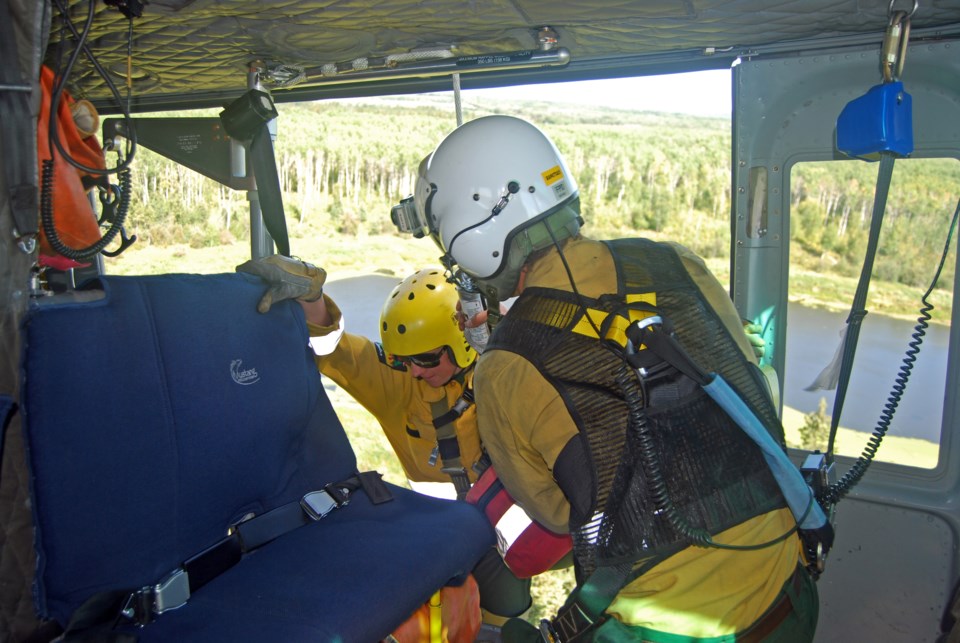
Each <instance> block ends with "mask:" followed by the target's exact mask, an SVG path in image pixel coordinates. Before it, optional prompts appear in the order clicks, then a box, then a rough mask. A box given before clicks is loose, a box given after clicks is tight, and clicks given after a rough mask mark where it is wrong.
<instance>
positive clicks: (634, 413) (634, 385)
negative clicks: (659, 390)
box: [615, 362, 813, 551]
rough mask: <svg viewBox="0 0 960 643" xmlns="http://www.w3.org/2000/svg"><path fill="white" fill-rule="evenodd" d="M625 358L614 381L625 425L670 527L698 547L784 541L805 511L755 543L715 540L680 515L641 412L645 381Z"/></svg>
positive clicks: (747, 547) (751, 548) (745, 548)
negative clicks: (774, 534) (777, 532)
mask: <svg viewBox="0 0 960 643" xmlns="http://www.w3.org/2000/svg"><path fill="white" fill-rule="evenodd" d="M626 366H627V365H626V362H624V364H623V365H622V367H621V368H618V369H617V374H616V376H615V379H616V382H617V384H618V385H619V386H620V389H621V391H622V392H623V396H624V401H625V402H626V404H627V418H628V423H627V426H628V428H629V429H632V430H633V432H634V435H635V436H636V438H637V442H638V443H639V446H640V456H641V458H642V461H643V468H644V470H645V471H646V474H647V484H648V485H649V488H650V496H651V497H652V498H653V501H654V505H655V506H656V508H657V510H658V511H660V512H661V514H662V515H663V516H664V517H665V518H666V520H667V522H668V523H669V524H670V526H671V527H673V529H674V530H675V531H676V532H677V533H679V534H680V535H681V536H682V537H683V538H685V539H686V540H687V541H689V542H690V543H691V544H693V545H696V546H698V547H712V548H714V549H728V550H733V551H754V550H757V549H764V548H766V547H772V546H773V545H776V544H777V543H780V542H783V541H784V540H786V539H787V538H789V537H790V536H792V535H793V534H794V533H796V531H797V525H799V524H800V523H801V522H803V520H804V519H805V518H806V515H807V514H806V513H804V515H803V517H801V519H800V520H798V521H796V523H797V524H796V525H794V526H793V527H791V528H790V529H788V530H787V531H785V532H784V533H782V534H780V535H779V536H777V537H776V538H773V539H771V540H768V541H767V542H763V543H757V544H755V545H727V544H724V543H718V542H717V541H715V540H714V539H713V536H711V535H710V532H709V531H707V530H706V529H701V528H698V527H694V526H693V525H691V524H690V523H689V522H687V520H686V519H685V518H684V517H683V516H682V515H680V512H679V511H677V508H676V506H675V505H674V504H673V500H671V499H670V490H669V489H668V488H667V481H666V479H665V478H664V476H663V471H662V469H661V468H660V458H659V457H658V456H657V447H656V445H655V444H654V442H653V436H652V434H651V432H650V427H649V426H648V425H647V417H646V414H645V413H644V412H643V409H644V397H645V395H646V393H645V391H644V381H643V378H642V377H641V375H640V374H639V373H638V372H637V371H636V370H634V369H632V368H629V367H626ZM812 507H813V496H812V494H811V497H810V504H809V505H808V506H807V513H809V511H810V509H811V508H812Z"/></svg>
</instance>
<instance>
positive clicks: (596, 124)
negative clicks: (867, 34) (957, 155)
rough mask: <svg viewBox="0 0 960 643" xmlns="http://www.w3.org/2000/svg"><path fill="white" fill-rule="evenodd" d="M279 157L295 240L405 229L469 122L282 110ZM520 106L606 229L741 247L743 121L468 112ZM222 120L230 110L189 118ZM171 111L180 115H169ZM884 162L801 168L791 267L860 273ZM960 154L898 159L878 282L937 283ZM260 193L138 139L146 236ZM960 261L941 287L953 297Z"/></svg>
mask: <svg viewBox="0 0 960 643" xmlns="http://www.w3.org/2000/svg"><path fill="white" fill-rule="evenodd" d="M278 109H279V111H280V118H279V119H278V134H277V139H276V142H275V149H276V158H277V164H278V169H279V176H280V181H281V188H282V190H283V198H284V207H285V211H286V216H287V221H288V227H289V228H290V229H291V234H292V235H294V236H296V235H303V234H311V233H315V232H316V231H326V232H327V233H339V234H345V235H357V234H392V233H393V232H394V231H393V225H392V224H391V222H390V219H389V208H390V206H391V205H393V204H394V203H396V202H397V201H398V200H399V199H400V198H402V197H404V196H406V195H407V194H409V193H410V192H411V190H412V186H413V182H414V178H415V174H416V170H417V166H418V165H419V162H420V160H421V159H422V158H423V157H424V156H425V155H426V154H427V153H429V152H430V151H431V150H432V149H433V147H434V146H435V145H436V144H437V143H438V142H439V141H440V140H441V139H442V137H443V136H444V134H446V133H447V132H448V131H450V130H451V129H453V127H454V126H455V124H456V120H455V111H454V104H453V100H452V98H451V97H450V96H441V95H425V96H400V97H392V98H389V97H388V98H380V99H354V100H348V101H323V102H317V103H310V104H306V103H301V104H281V105H278ZM490 113H509V114H513V115H516V116H521V117H524V118H527V119H529V120H531V121H532V122H534V123H536V124H538V125H539V126H540V127H541V128H543V129H544V130H545V131H546V132H547V133H548V134H549V135H550V136H551V137H552V138H553V140H554V141H555V143H556V144H557V146H558V147H559V148H560V151H561V152H562V153H563V154H564V156H565V158H566V160H567V162H568V164H569V166H570V170H571V172H572V173H573V174H574V176H576V177H577V179H578V182H579V187H580V192H581V203H582V208H583V212H584V215H585V218H586V220H587V228H586V229H585V232H586V233H587V234H588V235H590V236H593V237H595V238H610V237H614V236H636V235H643V236H650V237H654V238H671V239H675V240H677V241H680V242H682V243H684V244H685V245H687V246H689V247H691V248H692V249H693V250H695V251H696V252H698V253H699V254H701V255H702V256H704V257H706V258H717V257H726V256H728V254H729V251H730V247H729V235H730V222H729V209H730V191H731V179H730V152H729V150H730V124H729V122H728V121H727V120H726V119H723V118H707V117H696V116H687V115H675V114H662V113H650V112H631V111H624V110H614V109H607V108H591V107H584V106H574V105H561V104H555V103H538V102H516V103H504V102H502V101H500V102H498V103H497V104H495V105H493V104H491V105H484V104H479V103H477V102H474V103H467V104H464V105H463V118H464V120H469V119H472V118H476V117H479V116H483V115H486V114H490ZM189 115H193V116H197V115H204V116H216V115H217V112H215V111H214V112H204V113H196V112H194V113H190V114H189ZM160 116H167V115H166V114H160ZM876 168H877V164H875V163H865V162H863V161H840V162H829V163H826V162H825V163H809V164H802V165H800V166H797V167H796V168H794V170H793V172H792V178H791V213H792V216H791V227H792V230H791V233H792V247H791V261H792V262H794V263H795V264H796V265H799V266H802V267H804V268H805V269H808V270H812V271H815V272H821V271H828V272H830V273H832V274H837V275H840V276H846V277H855V276H856V275H858V274H859V270H860V265H861V263H862V261H863V255H864V249H865V247H866V238H867V231H868V229H869V224H870V216H871V209H872V204H873V191H874V185H875V181H876V172H877V169H876ZM958 188H960V164H958V163H957V161H956V160H951V159H937V160H912V159H909V160H905V161H901V162H898V164H897V167H896V172H895V175H894V180H893V184H892V187H891V192H890V198H889V200H888V204H887V210H886V215H885V219H884V231H883V235H882V238H881V248H880V255H879V256H878V257H877V260H876V265H875V272H874V276H875V278H876V279H879V280H884V281H889V282H893V283H897V284H903V285H905V286H910V287H926V286H928V285H929V283H928V282H929V280H930V277H931V274H932V273H933V269H934V267H935V265H936V261H937V258H938V257H939V255H940V253H941V252H942V250H943V244H944V240H945V238H946V233H947V226H948V224H949V221H950V218H951V214H952V213H953V210H954V209H955V207H956V204H957V199H958V196H960V189H958ZM248 213H249V204H248V202H247V195H246V193H244V192H238V191H233V190H230V189H228V188H226V187H223V186H221V185H219V184H217V183H215V182H214V181H211V180H209V179H206V178H204V177H202V176H201V175H199V174H197V173H195V172H193V171H192V170H189V169H186V168H183V167H182V166H178V165H176V164H174V163H172V162H171V161H168V160H166V159H164V158H162V157H160V156H158V155H157V154H154V153H152V152H150V151H148V150H145V149H143V148H140V149H139V150H138V153H137V158H136V162H135V164H134V166H133V195H132V206H131V214H130V218H129V220H128V228H130V231H131V232H132V233H135V234H137V235H138V237H139V238H140V240H141V243H148V244H154V245H169V244H174V243H185V244H189V245H191V246H193V247H204V246H215V245H220V244H223V243H230V242H233V241H235V240H238V239H245V238H247V236H248V228H249V221H248ZM953 280H954V263H953V262H951V261H948V262H947V264H946V266H945V268H944V272H943V275H942V277H941V280H940V283H939V288H940V289H941V290H945V291H946V292H951V291H952V284H953Z"/></svg>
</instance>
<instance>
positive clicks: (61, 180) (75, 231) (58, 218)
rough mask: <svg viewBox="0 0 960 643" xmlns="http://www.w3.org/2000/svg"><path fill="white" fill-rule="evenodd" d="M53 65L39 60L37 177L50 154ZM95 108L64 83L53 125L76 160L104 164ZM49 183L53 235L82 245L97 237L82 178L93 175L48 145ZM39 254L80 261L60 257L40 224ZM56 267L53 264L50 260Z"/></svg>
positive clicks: (96, 165)
mask: <svg viewBox="0 0 960 643" xmlns="http://www.w3.org/2000/svg"><path fill="white" fill-rule="evenodd" d="M53 76H54V75H53V70H51V69H50V68H49V67H47V66H46V65H44V66H43V67H42V69H41V70H40V88H41V91H42V95H41V102H40V120H39V121H38V122H37V157H38V159H39V163H40V177H41V181H42V180H43V162H44V161H46V160H49V159H50V149H51V143H50V126H49V124H50V103H51V99H52V91H53ZM75 110H76V111H78V112H82V113H84V114H85V115H86V116H87V118H86V122H84V123H83V129H82V130H81V129H80V128H78V126H77V122H76V120H75V119H74V111H75ZM98 120H99V119H98V118H97V116H96V110H95V109H93V106H92V105H90V103H88V102H86V101H80V102H79V103H78V102H77V101H74V99H73V97H72V96H70V94H69V92H67V90H66V89H64V90H63V92H62V93H61V96H60V102H59V104H58V106H57V116H56V128H57V132H58V136H59V140H60V143H61V145H62V146H63V148H64V150H66V151H67V152H68V153H69V154H70V156H71V157H72V158H74V159H75V160H76V161H77V162H78V163H80V164H82V165H84V166H86V167H93V168H97V169H104V168H106V161H105V159H104V154H103V148H101V147H100V142H99V141H98V140H97V137H96V136H95V135H94V132H95V131H96V129H97V127H98V125H99V123H98ZM53 150H54V153H53V183H52V185H51V186H49V188H48V189H49V190H50V192H51V193H50V196H51V197H52V199H53V220H54V227H55V228H56V231H57V236H58V237H59V238H60V241H61V242H62V243H63V244H64V245H65V246H67V247H69V248H74V249H77V250H80V249H83V248H87V247H89V246H91V245H93V244H94V243H96V242H97V241H99V240H100V226H99V225H98V224H97V216H96V214H95V212H94V210H93V208H92V207H91V205H90V201H89V200H88V198H87V189H85V188H84V185H83V178H84V177H89V178H90V179H93V180H97V179H99V178H100V177H99V176H98V175H94V174H89V173H86V172H81V171H80V170H78V169H77V168H75V167H74V166H72V165H70V163H68V162H67V160H66V159H65V158H63V156H62V155H61V154H60V151H59V150H57V148H56V146H53ZM40 255H41V257H42V256H44V255H46V256H47V257H48V258H50V259H53V261H48V263H54V264H60V265H62V264H63V263H64V261H68V262H71V263H73V265H74V266H79V265H81V264H79V263H77V262H73V261H72V260H67V259H65V258H64V257H61V256H60V255H59V254H58V253H57V252H56V251H55V250H54V249H53V247H52V246H51V245H50V242H49V240H48V239H47V238H46V235H45V233H44V231H43V229H42V226H41V230H40ZM55 267H56V266H55Z"/></svg>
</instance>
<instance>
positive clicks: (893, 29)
mask: <svg viewBox="0 0 960 643" xmlns="http://www.w3.org/2000/svg"><path fill="white" fill-rule="evenodd" d="M896 2H897V0H890V6H889V8H888V9H887V13H888V15H889V16H890V22H889V24H888V25H887V32H886V35H885V36H884V38H883V47H881V49H880V68H881V71H882V72H883V82H885V83H892V82H893V81H896V80H900V76H901V75H902V74H903V60H904V58H906V56H907V42H908V41H909V40H910V18H911V17H912V16H913V14H914V13H915V12H916V11H917V7H918V6H919V0H913V7H912V8H911V9H910V11H902V10H897V11H894V9H893V6H894V5H895V4H896Z"/></svg>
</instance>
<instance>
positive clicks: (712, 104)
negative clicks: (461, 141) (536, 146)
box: [463, 70, 731, 117]
mask: <svg viewBox="0 0 960 643" xmlns="http://www.w3.org/2000/svg"><path fill="white" fill-rule="evenodd" d="M463 94H464V97H469V96H470V95H483V96H489V97H492V98H499V99H514V100H555V101H559V102H567V103H578V104H585V105H602V106H607V107H615V108H618V109H635V110H637V111H657V112H670V113H678V114H692V115H695V116H725V117H729V116H730V109H731V98H730V71H729V70H719V71H699V72H691V73H686V74H669V75H665V76H642V77H639V78H620V79H614V80H585V81H576V82H570V83H555V84H552V85H519V86H515V87H500V88H496V89H472V90H464V92H463Z"/></svg>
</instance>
